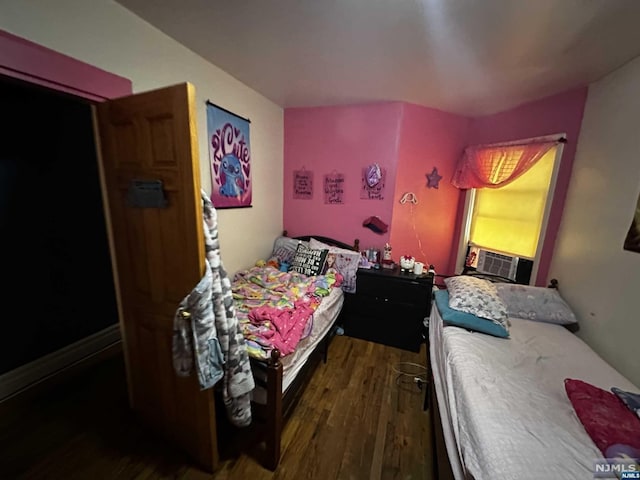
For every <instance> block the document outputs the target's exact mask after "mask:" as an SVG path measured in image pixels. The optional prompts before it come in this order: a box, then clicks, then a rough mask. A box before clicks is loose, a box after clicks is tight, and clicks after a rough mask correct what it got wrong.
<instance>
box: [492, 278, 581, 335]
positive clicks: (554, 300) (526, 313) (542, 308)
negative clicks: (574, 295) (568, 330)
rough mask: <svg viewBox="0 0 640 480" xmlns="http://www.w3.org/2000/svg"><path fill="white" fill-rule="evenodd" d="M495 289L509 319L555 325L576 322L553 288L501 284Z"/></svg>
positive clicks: (558, 293)
mask: <svg viewBox="0 0 640 480" xmlns="http://www.w3.org/2000/svg"><path fill="white" fill-rule="evenodd" d="M496 289H497V291H498V295H499V296H500V298H501V299H502V301H503V302H504V303H505V305H506V306H507V312H508V314H509V316H510V317H515V318H524V319H525V320H533V321H536V322H546V323H555V324H557V325H570V324H572V323H576V322H577V321H578V320H577V319H576V316H575V314H574V313H573V310H571V307H569V305H567V303H566V302H565V301H564V300H563V299H562V297H561V296H560V292H558V290H556V289H555V288H547V287H534V286H530V285H513V284H504V283H502V284H498V285H496Z"/></svg>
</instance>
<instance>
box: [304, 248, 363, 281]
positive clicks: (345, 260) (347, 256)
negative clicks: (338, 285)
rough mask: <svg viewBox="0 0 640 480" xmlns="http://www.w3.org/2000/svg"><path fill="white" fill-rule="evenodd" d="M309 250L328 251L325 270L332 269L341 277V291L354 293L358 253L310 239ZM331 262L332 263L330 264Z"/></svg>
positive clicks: (358, 259)
mask: <svg viewBox="0 0 640 480" xmlns="http://www.w3.org/2000/svg"><path fill="white" fill-rule="evenodd" d="M309 246H310V247H311V248H316V249H322V248H326V249H327V250H329V254H328V255H327V268H334V269H335V270H336V271H337V272H338V273H340V274H341V275H342V277H343V280H342V290H343V291H345V292H347V293H355V291H356V274H357V272H358V265H359V263H360V252H355V251H353V250H346V249H344V248H339V247H333V246H331V245H327V244H326V243H323V242H321V241H320V240H316V239H315V238H313V237H312V238H311V240H310V241H309ZM331 262H333V263H331Z"/></svg>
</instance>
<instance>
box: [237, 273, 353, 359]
mask: <svg viewBox="0 0 640 480" xmlns="http://www.w3.org/2000/svg"><path fill="white" fill-rule="evenodd" d="M341 281H342V278H341V275H340V274H336V273H327V274H326V275H317V276H306V275H302V274H299V273H296V272H281V271H280V270H278V269H276V268H274V267H271V266H265V267H252V268H250V269H248V270H243V271H241V272H238V273H237V274H236V275H235V276H234V279H233V282H232V285H231V288H232V292H233V299H234V302H235V307H236V314H237V317H238V320H239V322H240V326H241V328H242V332H243V334H244V337H245V340H246V344H247V350H248V352H249V356H251V357H253V358H257V359H260V360H265V359H268V358H269V356H270V354H271V351H272V350H273V349H274V348H277V349H278V350H280V354H281V355H282V356H286V355H289V354H291V353H293V352H294V351H295V348H296V346H297V345H298V343H299V341H300V340H301V339H302V338H305V337H306V336H307V335H308V334H309V332H310V331H311V328H312V326H313V312H315V310H316V309H317V308H318V306H319V305H320V302H321V301H322V298H324V297H326V296H327V295H329V293H330V292H331V289H332V288H336V287H339V286H340V283H341Z"/></svg>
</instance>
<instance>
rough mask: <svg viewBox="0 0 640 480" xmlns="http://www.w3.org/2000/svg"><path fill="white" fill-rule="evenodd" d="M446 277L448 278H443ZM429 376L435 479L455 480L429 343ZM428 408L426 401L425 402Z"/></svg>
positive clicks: (554, 285) (553, 282) (491, 277)
mask: <svg viewBox="0 0 640 480" xmlns="http://www.w3.org/2000/svg"><path fill="white" fill-rule="evenodd" d="M476 276H478V277H481V278H485V279H488V280H491V281H498V282H506V283H514V282H512V281H509V279H505V278H504V277H499V276H496V275H490V274H478V275H476ZM441 277H446V276H441ZM547 287H548V288H555V289H557V288H558V280H556V279H555V278H552V279H551V281H550V282H549V285H548V286H547ZM565 327H566V328H567V329H568V330H569V331H571V332H575V331H576V330H577V327H576V330H572V328H569V327H570V326H569V325H567V326H565ZM427 375H428V379H429V382H428V384H427V389H428V391H427V396H426V398H428V399H429V403H430V405H431V409H430V411H429V418H430V420H431V451H432V458H433V462H432V465H433V478H437V479H438V480H455V477H454V475H453V470H452V468H451V463H450V462H449V454H448V453H447V446H446V444H445V440H444V433H443V428H442V417H441V416H440V410H439V407H438V398H437V395H436V389H435V387H434V383H433V369H432V368H431V356H430V354H429V342H427ZM425 406H426V400H425Z"/></svg>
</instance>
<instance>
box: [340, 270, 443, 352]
mask: <svg viewBox="0 0 640 480" xmlns="http://www.w3.org/2000/svg"><path fill="white" fill-rule="evenodd" d="M432 285H433V276H432V275H424V276H416V275H412V274H405V273H401V272H399V271H398V270H397V269H396V270H393V271H388V270H358V276H357V280H356V291H355V293H353V294H348V295H347V296H345V302H344V307H343V309H342V319H343V324H344V331H345V334H346V335H349V336H352V337H357V338H362V339H364V340H369V341H372V342H378V343H383V344H385V345H391V346H393V347H398V348H404V349H406V350H411V351H414V352H417V351H419V349H420V345H421V343H422V342H423V341H424V337H423V334H424V324H423V322H424V319H425V317H428V316H429V310H430V308H431V289H432Z"/></svg>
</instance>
